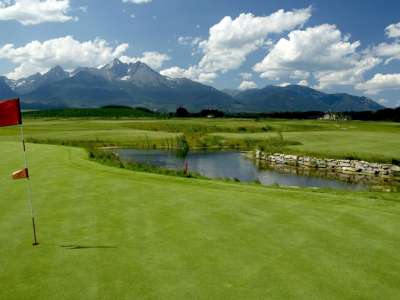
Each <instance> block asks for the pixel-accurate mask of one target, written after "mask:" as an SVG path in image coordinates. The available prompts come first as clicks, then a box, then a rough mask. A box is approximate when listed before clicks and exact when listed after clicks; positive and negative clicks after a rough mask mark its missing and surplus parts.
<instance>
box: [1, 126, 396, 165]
mask: <svg viewBox="0 0 400 300" xmlns="http://www.w3.org/2000/svg"><path fill="white" fill-rule="evenodd" d="M25 123H26V125H25V132H26V136H27V138H30V139H35V140H38V141H41V142H45V143H46V142H47V143H61V142H68V141H75V142H76V143H75V144H80V143H82V142H98V141H100V142H102V143H103V144H106V145H108V144H111V145H122V146H136V147H146V148H151V147H165V146H166V145H170V144H173V143H175V139H176V137H177V136H178V135H180V134H185V135H186V136H187V138H188V140H189V144H190V146H193V147H203V146H209V147H213V146H216V147H231V148H232V147H236V148H242V149H243V148H244V149H247V148H248V149H252V148H254V147H255V145H256V144H260V143H261V144H262V143H263V142H264V143H266V144H268V143H269V140H268V139H271V138H276V137H277V134H278V132H282V135H283V137H284V138H285V140H287V141H289V142H298V143H299V144H300V145H291V146H289V147H287V148H288V151H292V152H300V153H310V154H312V155H320V156H326V157H338V158H340V157H355V158H359V159H365V160H369V161H378V162H391V161H393V160H400V138H399V137H400V123H390V122H360V121H344V122H333V121H320V120H304V121H299V120H276V119H272V120H247V119H210V120H209V119H167V120H163V119H159V120H157V119H148V120H135V119H133V120H84V119H72V120H70V119H69V120H61V119H45V120H29V119H28V120H26V122H25ZM15 134H16V130H15V128H4V129H2V130H1V131H0V140H8V141H15V140H16V138H15ZM218 137H221V138H218ZM289 144H290V143H289Z"/></svg>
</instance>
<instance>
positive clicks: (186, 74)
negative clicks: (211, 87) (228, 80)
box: [160, 66, 217, 83]
mask: <svg viewBox="0 0 400 300" xmlns="http://www.w3.org/2000/svg"><path fill="white" fill-rule="evenodd" d="M160 73H161V75H164V76H168V77H171V78H189V79H192V80H194V81H198V82H201V83H212V82H213V81H214V80H215V79H216V78H217V74H216V73H213V72H211V73H207V72H203V71H202V70H199V69H198V68H196V67H193V66H191V67H189V68H187V69H183V68H180V67H176V66H175V67H171V68H168V69H165V70H162V71H161V72H160Z"/></svg>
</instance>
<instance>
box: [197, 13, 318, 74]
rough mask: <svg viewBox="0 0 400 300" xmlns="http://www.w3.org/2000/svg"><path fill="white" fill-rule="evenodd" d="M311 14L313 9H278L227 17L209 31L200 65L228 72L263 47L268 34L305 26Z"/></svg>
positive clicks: (202, 43)
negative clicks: (264, 14) (266, 13)
mask: <svg viewBox="0 0 400 300" xmlns="http://www.w3.org/2000/svg"><path fill="white" fill-rule="evenodd" d="M310 17H311V8H305V9H300V10H294V11H284V10H278V11H277V12H275V13H273V14H271V15H269V16H264V17H258V16H255V15H253V14H250V13H248V14H244V13H242V14H240V15H239V16H238V17H237V18H236V19H232V18H231V17H224V18H223V19H222V20H221V21H220V22H219V23H218V24H216V25H214V26H212V27H211V28H210V30H209V38H208V40H205V41H202V42H201V43H200V45H199V46H200V47H201V49H202V51H203V53H204V56H203V57H202V59H201V61H200V63H199V67H200V68H202V69H204V70H207V71H208V72H225V71H228V70H232V69H236V68H238V67H240V66H241V65H242V64H243V63H244V61H245V60H246V58H247V56H248V55H249V54H250V53H252V52H254V51H255V50H257V49H259V48H260V47H262V46H263V45H264V44H265V42H266V39H267V36H268V35H269V34H272V33H282V32H284V31H287V30H291V29H293V28H295V27H297V26H300V25H303V24H304V23H305V22H306V21H307V20H308V19H309V18H310Z"/></svg>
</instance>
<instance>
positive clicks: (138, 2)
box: [122, 0, 152, 4]
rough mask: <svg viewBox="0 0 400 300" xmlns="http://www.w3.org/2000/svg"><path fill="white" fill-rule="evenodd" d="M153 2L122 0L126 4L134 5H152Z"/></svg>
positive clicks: (148, 0) (147, 0)
mask: <svg viewBox="0 0 400 300" xmlns="http://www.w3.org/2000/svg"><path fill="white" fill-rule="evenodd" d="M151 1H152V0H122V2H124V3H134V4H147V3H150V2H151Z"/></svg>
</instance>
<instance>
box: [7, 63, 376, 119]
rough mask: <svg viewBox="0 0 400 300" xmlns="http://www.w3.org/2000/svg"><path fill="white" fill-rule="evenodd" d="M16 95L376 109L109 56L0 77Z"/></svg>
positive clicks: (53, 100) (363, 101)
mask: <svg viewBox="0 0 400 300" xmlns="http://www.w3.org/2000/svg"><path fill="white" fill-rule="evenodd" d="M15 95H18V96H21V99H22V101H23V103H24V104H25V105H29V106H31V107H99V106H103V105H110V104H115V105H128V106H143V107H147V108H150V109H159V110H169V111H172V110H175V109H176V108H177V107H178V106H185V107H186V108H188V109H189V110H191V111H199V110H201V109H205V108H213V109H220V110H224V111H248V112H270V111H306V110H320V111H330V110H332V111H346V110H376V109H379V108H382V106H380V105H379V104H377V103H375V102H374V101H372V100H371V99H367V98H364V97H357V96H351V95H346V94H333V95H330V94H325V93H322V92H319V91H316V90H313V89H311V88H306V87H301V86H288V87H276V86H267V87H265V88H263V89H253V90H249V91H245V92H234V93H233V92H232V93H229V94H228V93H224V92H221V91H219V90H217V89H215V88H213V87H211V86H207V85H204V84H201V83H198V82H195V81H192V80H190V79H187V78H178V79H173V78H169V77H166V76H163V75H161V74H160V73H158V72H156V71H155V70H153V69H151V68H150V67H149V66H148V65H146V64H144V63H142V62H136V63H123V62H121V61H120V60H118V59H114V60H113V61H112V62H110V63H109V64H107V65H104V66H102V67H99V68H88V67H80V68H77V69H76V70H74V71H72V72H67V71H65V70H63V69H62V68H61V67H60V66H56V67H54V68H52V69H51V70H49V71H48V72H47V73H45V74H39V73H37V74H34V75H31V76H29V77H27V78H22V79H19V80H16V81H12V80H9V79H7V78H4V77H3V78H0V98H7V97H12V96H15Z"/></svg>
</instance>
